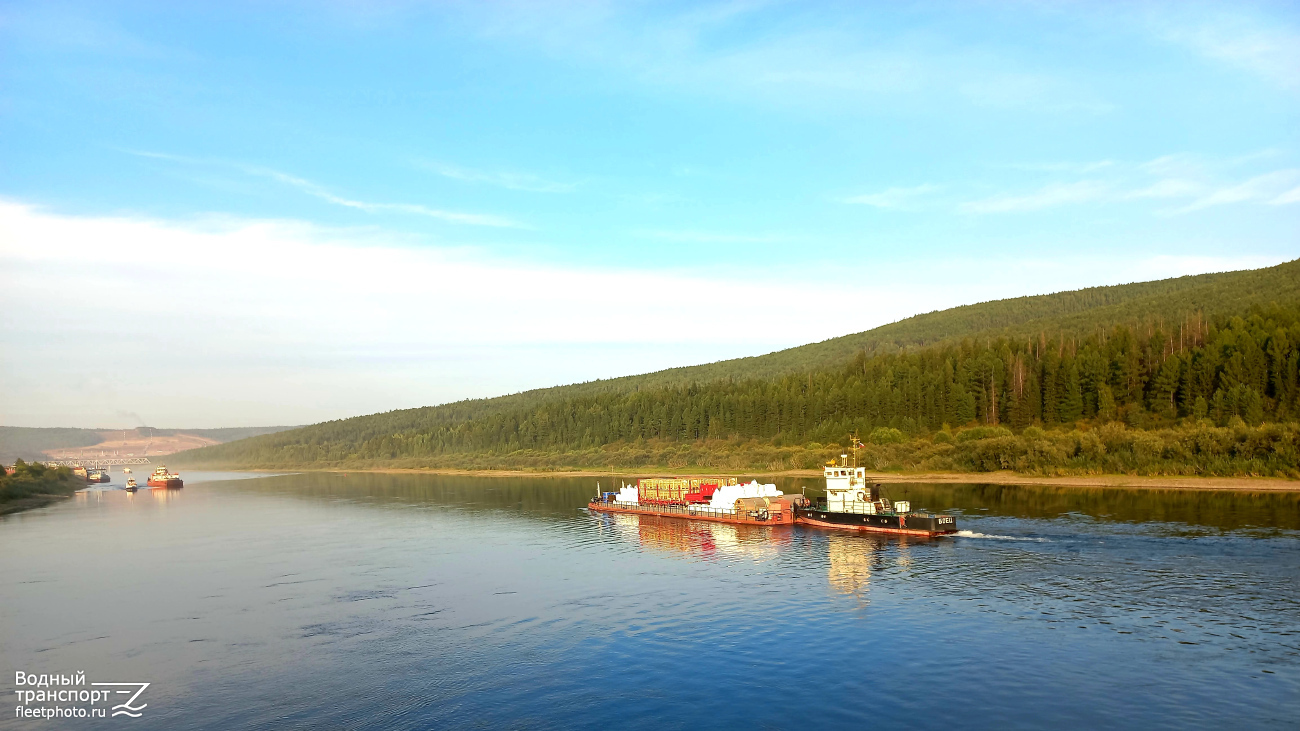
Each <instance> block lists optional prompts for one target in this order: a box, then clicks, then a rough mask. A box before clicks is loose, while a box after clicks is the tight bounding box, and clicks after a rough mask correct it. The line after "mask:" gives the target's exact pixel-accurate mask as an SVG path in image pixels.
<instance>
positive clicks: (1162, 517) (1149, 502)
mask: <svg viewBox="0 0 1300 731" xmlns="http://www.w3.org/2000/svg"><path fill="white" fill-rule="evenodd" d="M973 477H974V476H973ZM742 479H751V478H748V477H745V478H742ZM758 479H764V480H766V479H771V478H758ZM634 480H635V478H631V477H620V476H604V477H546V476H542V477H534V476H483V477H480V476H461V475H422V474H387V473H367V472H349V473H303V474H297V475H286V476H281V477H276V478H274V479H262V480H248V481H241V482H239V483H238V484H237V486H238V489H241V490H257V491H268V492H279V491H283V492H291V493H293V494H295V495H298V496H307V497H317V498H322V499H334V500H358V501H366V502H380V503H382V502H391V503H400V504H427V505H431V506H454V507H456V509H458V510H465V511H477V510H510V511H517V512H519V513H520V514H523V515H528V516H530V517H535V518H539V519H545V518H554V517H560V516H565V515H571V514H572V512H573V510H575V509H578V508H581V507H582V506H584V505H585V504H586V503H587V500H588V499H589V498H590V497H591V496H592V495H594V494H595V492H596V489H597V483H600V484H601V485H602V486H603V487H604V488H605V489H614V488H615V487H616V486H617V485H618V484H619V483H620V482H629V483H630V482H633V481H634ZM774 481H775V482H776V484H777V487H778V488H780V489H782V490H784V491H786V492H788V493H795V492H801V491H802V492H804V493H806V494H807V495H809V496H810V497H815V496H818V495H821V494H824V490H823V489H822V484H821V480H820V479H818V478H800V477H779V478H776V479H775V480H774ZM233 484H235V483H232V485H233ZM884 491H885V494H886V496H887V497H889V498H890V499H892V500H908V501H910V502H911V503H912V505H913V506H916V507H921V508H925V509H928V510H932V511H935V512H947V513H954V514H958V515H961V514H972V515H974V514H979V515H986V516H993V515H997V516H1005V517H1014V518H1036V519H1046V520H1052V519H1056V518H1060V517H1063V516H1076V517H1086V518H1090V519H1093V520H1099V521H1105V522H1121V523H1171V524H1184V525H1186V526H1190V527H1198V528H1211V529H1217V530H1224V531H1231V530H1239V529H1265V530H1270V529H1272V530H1284V531H1297V530H1300V492H1248V491H1230V490H1177V489H1159V488H1114V487H1074V486H1054V485H997V484H980V483H970V484H965V483H897V482H895V483H886V484H885V485H884Z"/></svg>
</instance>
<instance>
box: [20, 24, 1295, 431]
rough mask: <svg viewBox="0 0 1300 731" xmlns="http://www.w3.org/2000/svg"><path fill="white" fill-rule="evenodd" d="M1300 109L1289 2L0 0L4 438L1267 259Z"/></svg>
mask: <svg viewBox="0 0 1300 731" xmlns="http://www.w3.org/2000/svg"><path fill="white" fill-rule="evenodd" d="M1298 102H1300V11H1298V10H1297V9H1296V6H1294V5H1292V4H1285V3H1261V4H1249V3H1206V4H1195V3H1167V4H1165V3H1129V4H1120V3H1113V4H1112V3H1092V2H1088V3H1069V2H1056V3H1037V2H1006V3H995V2H989V3H972V2H966V3H952V4H945V3H878V4H872V3H780V2H727V3H600V2H591V3H563V4H560V3H403V2H390V3H276V4H266V3H257V4H241V3H229V2H228V3H220V4H210V5H206V6H205V5H200V4H197V3H185V4H179V3H167V4H162V3H3V4H0V227H2V228H0V233H2V234H3V239H4V240H3V241H0V266H3V268H4V274H2V275H0V276H3V277H4V279H5V282H3V288H2V289H3V293H0V297H3V298H5V301H4V303H3V304H4V307H5V310H6V315H5V317H4V318H3V320H2V321H0V327H3V330H0V347H3V348H4V351H5V355H4V356H3V357H2V358H0V368H2V369H3V371H0V372H3V374H4V381H5V384H4V385H0V389H3V391H4V392H0V401H2V402H3V403H0V422H3V423H8V424H21V425H31V426H55V425H69V426H96V425H102V426H119V425H120V426H133V425H135V424H136V422H139V421H147V422H149V423H151V424H153V425H157V426H227V425H245V424H259V423H271V422H275V423H286V422H288V423H298V422H305V421H314V420H319V419H325V418H334V417H339V416H346V415H351V414H355V413H364V412H370V411H377V410H382V409H388V408H398V407H405V406H415V405H423V404H428V403H438V402H443V401H447V400H453V399H458V398H464V397H474V396H487V395H495V394H498V393H504V392H510V391H514V390H519V389H523V388H530V387H536V386H546V385H554V384H556V383H565V382H572V381H578V380H585V379H589V378H596V377H608V376H614V375H622V374H627V373H637V372H644V371H649V370H654V369H657V368H662V367H668V366H673V365H683V364H688V363H697V362H706V361H711V360H716V359H719V358H724V357H734V356H738V355H748V354H755V353H762V352H768V351H770V350H773V349H777V348H780V347H786V346H791V345H797V344H801V343H804V342H809V341H815V340H820V339H824V338H827V337H832V336H835V335H840V334H844V333H847V332H855V331H860V330H864V329H867V328H869V327H872V326H874V325H878V324H883V323H884V322H888V321H892V320H894V319H898V318H900V317H905V316H907V315H910V314H914V313H916V312H924V311H929V310H933V309H937V308H941V307H948V306H952V305H956V304H963V303H966V302H973V301H982V300H988V299H996V298H1001V297H1006V296H1016V295H1021V294H1032V293H1039V292H1048V291H1056V290H1060V289H1071V288H1077V287H1082V286H1089V285H1094V284H1111V283H1118V282H1125V281H1135V280H1142V279H1151V278H1158V277H1165V276H1175V275H1180V274H1187V273H1198V272H1203V271H1216V270H1223V269H1236V268H1245V267H1254V266H1265V265H1269V264H1272V263H1276V262H1279V261H1284V260H1288V259H1292V258H1295V257H1296V255H1297V249H1298V248H1300V247H1297V232H1298V231H1300V226H1298V225H1297V224H1300V104H1298ZM363 276H364V277H367V278H368V279H366V280H365V281H360V278H361V277H363ZM51 282H60V283H61V284H62V285H63V286H62V287H61V288H60V289H61V290H63V291H61V292H60V293H59V294H51V293H50V292H49V286H50V283H51ZM106 282H111V283H112V284H111V285H106V284H105V283H106ZM159 282H166V283H168V284H166V285H165V286H163V287H161V288H159V287H158V286H157V284H158V283H159ZM127 283H129V284H127ZM168 290H171V292H170V293H168V294H166V295H160V294H159V292H160V291H164V292H166V291H168ZM177 294H180V295H182V296H176V295H177ZM200 295H201V296H200ZM88 341H89V342H108V343H111V345H110V346H108V347H103V348H100V350H101V351H103V352H101V353H100V354H99V355H98V356H97V357H96V358H95V359H93V361H89V362H88V361H87V360H86V359H84V358H81V357H79V353H80V352H81V350H79V349H80V348H81V347H82V346H83V344H84V343H86V342H88ZM16 350H23V351H25V352H27V353H28V355H27V356H24V357H22V358H18V357H16V356H15V355H14V353H15V352H16ZM142 353H147V354H148V357H145V356H143V355H142Z"/></svg>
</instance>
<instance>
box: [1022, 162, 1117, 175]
mask: <svg viewBox="0 0 1300 731" xmlns="http://www.w3.org/2000/svg"><path fill="white" fill-rule="evenodd" d="M998 167H1002V168H1006V169H1009V170H1027V171H1030V172H1042V173H1075V174H1087V173H1095V172H1097V171H1098V170H1104V169H1106V168H1111V167H1115V161H1114V160H1095V161H1093V162H1015V163H1010V164H1007V165H999V166H998Z"/></svg>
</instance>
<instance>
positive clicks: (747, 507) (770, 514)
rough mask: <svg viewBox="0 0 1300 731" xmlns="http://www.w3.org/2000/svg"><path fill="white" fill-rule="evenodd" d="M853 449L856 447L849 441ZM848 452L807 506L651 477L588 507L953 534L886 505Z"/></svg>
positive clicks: (773, 493) (794, 499)
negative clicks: (823, 489) (818, 495)
mask: <svg viewBox="0 0 1300 731" xmlns="http://www.w3.org/2000/svg"><path fill="white" fill-rule="evenodd" d="M853 443H854V446H855V447H856V446H857V445H858V444H859V443H858V441H857V439H856V438H855V439H854V440H853ZM848 457H849V456H848V455H847V454H843V455H840V461H839V462H838V463H836V462H828V463H827V465H826V467H825V468H824V469H823V477H824V478H825V479H826V497H824V498H819V499H818V500H817V502H815V503H814V502H812V501H810V500H809V499H808V498H806V497H804V496H803V495H785V494H783V493H782V492H781V491H780V490H777V489H776V485H761V484H759V483H758V482H751V483H749V484H745V485H741V484H737V481H736V479H735V478H734V477H733V478H690V479H671V478H649V479H643V480H638V481H637V483H636V484H635V485H624V486H623V487H622V489H620V490H619V491H618V492H601V491H600V483H597V484H596V496H595V497H593V498H592V499H591V500H590V502H588V503H587V510H588V511H590V512H593V513H630V514H634V515H653V516H656V517H661V518H682V519H686V520H703V521H710V522H714V523H734V524H738V525H795V524H799V525H808V526H814V527H817V528H831V529H835V530H851V531H859V532H866V533H892V534H896V535H908V536H924V537H927V538H928V537H934V536H942V535H947V534H950V533H956V532H957V519H956V518H955V517H953V516H951V515H936V514H934V513H930V512H927V511H925V510H913V509H912V505H911V503H909V502H907V501H905V500H899V501H897V502H891V501H889V500H888V499H887V498H886V497H885V496H884V494H883V490H882V489H881V487H880V485H878V484H875V483H872V482H870V481H868V480H867V470H866V468H865V467H858V466H857V458H856V452H855V457H854V464H852V465H850V464H849V458H848Z"/></svg>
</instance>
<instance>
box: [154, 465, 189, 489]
mask: <svg viewBox="0 0 1300 731" xmlns="http://www.w3.org/2000/svg"><path fill="white" fill-rule="evenodd" d="M148 484H149V488H150V489H152V490H161V489H164V488H166V489H175V488H180V487H185V483H184V482H183V481H182V480H181V476H180V475H178V474H176V473H175V472H168V471H167V465H159V466H158V469H156V470H154V471H153V474H152V475H150V476H149V483H148Z"/></svg>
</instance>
